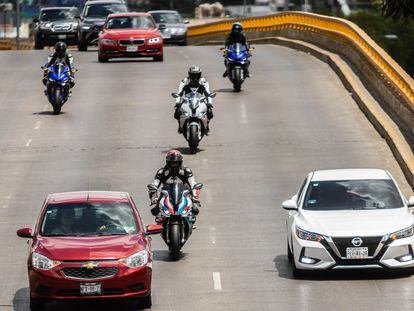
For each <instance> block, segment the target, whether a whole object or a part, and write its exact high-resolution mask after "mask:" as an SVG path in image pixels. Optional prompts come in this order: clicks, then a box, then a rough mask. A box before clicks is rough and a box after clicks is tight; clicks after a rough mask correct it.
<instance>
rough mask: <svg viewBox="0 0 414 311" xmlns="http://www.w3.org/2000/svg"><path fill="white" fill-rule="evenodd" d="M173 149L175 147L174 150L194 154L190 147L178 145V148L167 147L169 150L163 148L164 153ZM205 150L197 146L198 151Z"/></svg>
mask: <svg viewBox="0 0 414 311" xmlns="http://www.w3.org/2000/svg"><path fill="white" fill-rule="evenodd" d="M172 149H174V150H178V151H180V152H181V153H182V154H185V155H192V153H191V150H190V148H189V147H177V148H171V149H167V150H163V151H162V153H164V154H165V153H167V152H168V151H170V150H172ZM203 151H204V149H200V148H197V153H199V152H203Z"/></svg>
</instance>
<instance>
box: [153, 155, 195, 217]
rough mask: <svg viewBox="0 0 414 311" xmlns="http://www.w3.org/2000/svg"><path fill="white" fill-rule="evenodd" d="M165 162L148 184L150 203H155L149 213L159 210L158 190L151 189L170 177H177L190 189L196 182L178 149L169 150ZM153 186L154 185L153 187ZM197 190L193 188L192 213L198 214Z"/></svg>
mask: <svg viewBox="0 0 414 311" xmlns="http://www.w3.org/2000/svg"><path fill="white" fill-rule="evenodd" d="M165 161H166V164H165V166H163V167H162V168H160V169H159V170H158V171H157V174H155V178H154V181H153V182H152V184H150V185H148V188H149V197H150V200H151V205H155V206H154V207H153V208H152V209H151V213H152V214H153V215H154V216H157V215H158V214H159V212H160V208H159V206H158V191H157V190H153V189H154V188H157V189H158V188H159V187H160V186H161V185H165V184H166V183H168V181H169V180H170V179H171V178H174V177H178V178H179V179H180V180H181V181H182V182H183V184H184V185H187V186H188V187H189V188H190V189H193V187H194V185H195V184H196V181H195V178H194V176H193V172H192V171H191V169H190V168H188V167H186V166H184V165H183V155H182V154H181V152H179V151H178V150H170V151H168V152H167V155H166V157H165ZM154 186H155V187H154ZM198 195H199V191H198V190H193V203H194V204H193V210H192V212H193V215H198V213H199V209H198V207H200V201H198Z"/></svg>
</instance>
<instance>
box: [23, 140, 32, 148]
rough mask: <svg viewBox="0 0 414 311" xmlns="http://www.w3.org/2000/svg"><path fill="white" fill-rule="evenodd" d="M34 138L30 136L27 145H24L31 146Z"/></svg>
mask: <svg viewBox="0 0 414 311" xmlns="http://www.w3.org/2000/svg"><path fill="white" fill-rule="evenodd" d="M32 140H33V139H31V138H30V139H29V140H28V141H27V143H26V145H24V146H25V147H29V146H30V144H31V143H32Z"/></svg>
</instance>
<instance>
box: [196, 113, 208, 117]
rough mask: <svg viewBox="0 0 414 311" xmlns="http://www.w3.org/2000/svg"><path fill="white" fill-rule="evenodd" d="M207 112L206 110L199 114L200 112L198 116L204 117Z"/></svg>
mask: <svg viewBox="0 0 414 311" xmlns="http://www.w3.org/2000/svg"><path fill="white" fill-rule="evenodd" d="M205 114H206V113H205V112H200V113H199V114H198V116H199V117H204V115H205Z"/></svg>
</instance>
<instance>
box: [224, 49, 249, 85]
mask: <svg viewBox="0 0 414 311" xmlns="http://www.w3.org/2000/svg"><path fill="white" fill-rule="evenodd" d="M221 50H222V52H223V53H224V55H223V56H224V64H225V66H226V70H227V76H228V77H229V80H230V81H231V83H233V89H234V91H236V92H240V90H241V86H242V84H243V82H244V80H245V79H246V74H245V73H246V70H247V68H248V67H249V65H250V60H249V58H250V56H251V54H250V51H252V50H253V48H248V47H247V46H246V45H244V44H240V43H235V44H233V45H230V46H229V47H227V48H222V49H221Z"/></svg>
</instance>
